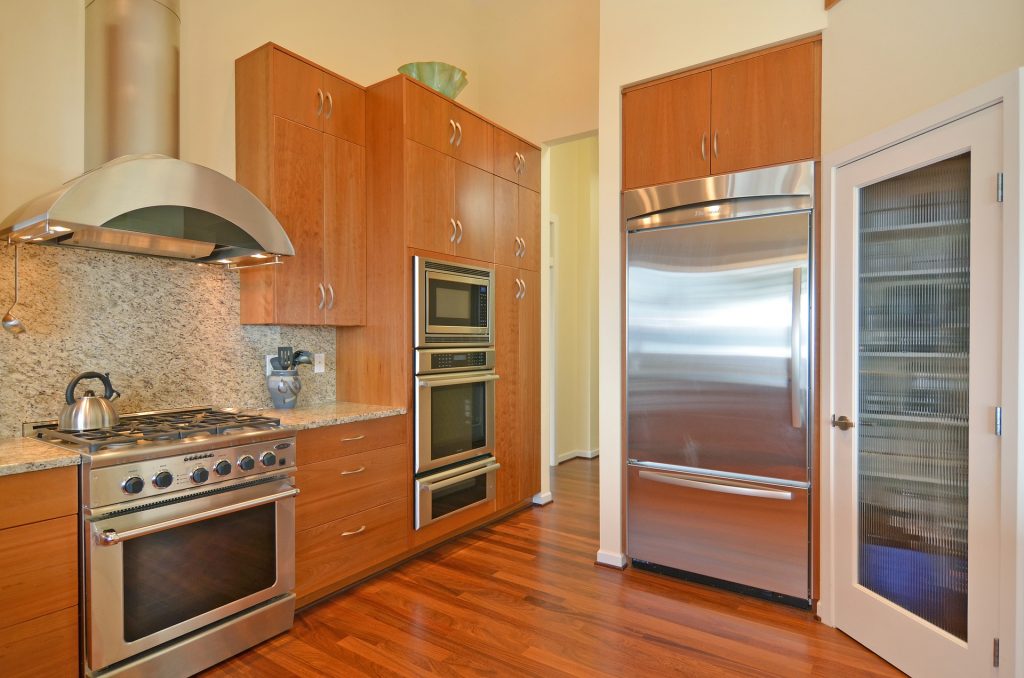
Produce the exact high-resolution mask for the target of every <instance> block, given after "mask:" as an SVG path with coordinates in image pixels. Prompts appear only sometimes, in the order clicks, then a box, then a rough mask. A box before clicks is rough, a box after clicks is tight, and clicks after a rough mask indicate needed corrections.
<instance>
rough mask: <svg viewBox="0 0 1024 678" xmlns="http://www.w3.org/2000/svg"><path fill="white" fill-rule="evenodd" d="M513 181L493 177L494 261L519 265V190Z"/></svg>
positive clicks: (508, 264) (506, 264)
mask: <svg viewBox="0 0 1024 678" xmlns="http://www.w3.org/2000/svg"><path fill="white" fill-rule="evenodd" d="M520 190H522V189H520V188H519V186H517V185H516V184H515V183H513V182H511V181H506V180H505V179H502V178H501V177H494V263H496V264H504V265H505V266H512V267H516V266H518V265H519V250H520V248H519V242H518V240H517V238H518V237H519V191H520Z"/></svg>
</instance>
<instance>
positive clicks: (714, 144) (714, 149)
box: [711, 129, 718, 158]
mask: <svg viewBox="0 0 1024 678" xmlns="http://www.w3.org/2000/svg"><path fill="white" fill-rule="evenodd" d="M711 150H712V152H713V153H714V154H715V157H716V158H717V157H718V130H717V129H716V130H715V138H714V140H713V141H712V142H711Z"/></svg>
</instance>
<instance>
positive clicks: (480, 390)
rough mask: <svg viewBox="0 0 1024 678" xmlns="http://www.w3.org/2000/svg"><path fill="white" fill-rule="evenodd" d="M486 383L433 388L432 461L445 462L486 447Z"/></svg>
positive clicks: (431, 410)
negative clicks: (445, 459)
mask: <svg viewBox="0 0 1024 678" xmlns="http://www.w3.org/2000/svg"><path fill="white" fill-rule="evenodd" d="M487 384H488V382H477V383H471V384H457V385H454V386H434V387H433V388H431V389H430V458H431V459H434V460H436V459H444V458H446V457H450V456H452V455H453V454H458V453H460V452H465V451H467V450H475V449H477V448H481V447H485V446H486V445H487Z"/></svg>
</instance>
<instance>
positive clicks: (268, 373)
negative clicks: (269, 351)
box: [266, 354, 277, 377]
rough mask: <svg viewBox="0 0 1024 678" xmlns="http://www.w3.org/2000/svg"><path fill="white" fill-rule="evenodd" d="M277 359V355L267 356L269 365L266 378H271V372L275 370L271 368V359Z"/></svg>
mask: <svg viewBox="0 0 1024 678" xmlns="http://www.w3.org/2000/svg"><path fill="white" fill-rule="evenodd" d="M276 357H277V354H274V355H268V356H267V365H266V376H268V377H269V376H270V372H271V370H273V369H274V368H273V367H271V366H270V359H271V358H276Z"/></svg>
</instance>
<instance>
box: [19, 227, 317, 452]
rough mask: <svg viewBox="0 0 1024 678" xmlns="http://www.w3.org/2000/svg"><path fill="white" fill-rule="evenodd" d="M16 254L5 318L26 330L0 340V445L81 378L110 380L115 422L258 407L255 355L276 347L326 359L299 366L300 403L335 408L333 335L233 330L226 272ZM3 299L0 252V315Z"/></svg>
mask: <svg viewBox="0 0 1024 678" xmlns="http://www.w3.org/2000/svg"><path fill="white" fill-rule="evenodd" d="M19 247H20V249H21V299H20V303H19V304H18V307H17V308H16V309H15V310H14V314H15V315H16V316H17V317H19V318H21V320H22V321H23V322H24V323H25V327H26V328H27V329H28V331H27V332H26V333H25V334H22V335H20V336H17V337H16V336H14V335H12V334H9V333H7V332H2V336H0V375H2V379H0V437H5V436H18V435H21V424H22V423H23V422H25V421H35V420H39V419H52V418H56V417H57V415H58V414H59V413H60V410H61V408H62V407H63V404H64V389H65V387H66V386H67V384H68V382H69V381H70V380H71V379H72V378H73V377H74V376H75V375H76V374H78V373H80V372H85V371H96V372H109V373H110V379H111V381H112V382H113V383H114V386H115V387H116V388H117V390H119V391H120V392H121V398H120V399H118V400H117V401H116V402H115V406H116V408H117V410H118V412H120V413H128V412H140V411H146V410H155V409H166V408H175V407H188V406H195V405H214V406H222V407H227V406H232V407H245V408H254V407H269V406H270V404H271V403H270V396H269V395H268V394H267V388H266V385H265V383H264V378H265V377H264V371H263V370H264V364H265V359H264V356H265V355H266V354H274V353H276V352H277V347H278V346H292V347H294V348H295V349H296V350H298V349H305V350H308V351H310V352H313V353H324V354H326V355H325V358H326V372H324V373H322V374H314V373H313V369H312V367H310V366H307V367H301V368H300V372H299V374H300V376H301V378H302V386H303V388H302V393H301V395H300V396H299V404H300V405H309V404H315V403H325V402H330V401H333V400H334V399H335V375H336V371H335V330H334V328H332V327H284V326H242V325H241V324H239V322H238V303H239V302H238V299H239V281H238V273H234V272H230V271H226V270H224V269H223V268H221V267H219V266H203V265H198V264H194V263H190V262H183V261H175V260H170V259H158V258H153V257H143V256H136V255H131V254H121V253H113V252H99V251H90V250H79V249H72V248H58V247H47V246H42V245H21V246H19ZM13 300H14V249H13V247H9V246H6V245H0V306H2V308H0V313H3V312H4V311H6V310H7V308H8V307H9V306H10V304H11V303H12V302H13ZM93 383H94V385H95V386H99V384H98V383H96V382H93ZM82 390H84V389H82V388H79V393H81V392H82Z"/></svg>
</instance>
